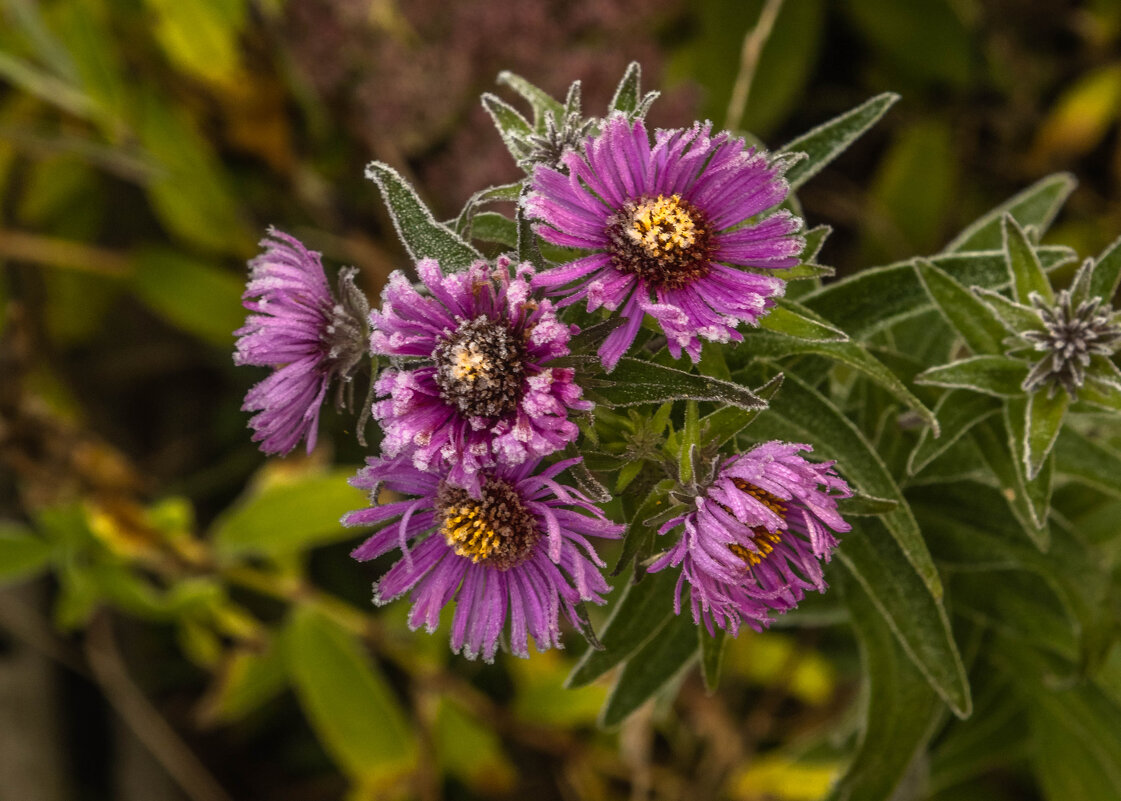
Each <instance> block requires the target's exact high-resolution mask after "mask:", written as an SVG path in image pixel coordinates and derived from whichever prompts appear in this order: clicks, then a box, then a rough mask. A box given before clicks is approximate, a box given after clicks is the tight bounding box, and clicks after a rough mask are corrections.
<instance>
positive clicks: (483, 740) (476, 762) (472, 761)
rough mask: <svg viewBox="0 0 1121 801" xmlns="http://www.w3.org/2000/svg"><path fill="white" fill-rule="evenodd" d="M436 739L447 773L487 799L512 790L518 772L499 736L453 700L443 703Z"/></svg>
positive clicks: (438, 716)
mask: <svg viewBox="0 0 1121 801" xmlns="http://www.w3.org/2000/svg"><path fill="white" fill-rule="evenodd" d="M561 692H563V690H562V691H561ZM433 738H434V739H435V745H436V755H437V757H438V759H439V761H440V767H441V768H442V769H443V772H445V773H450V774H451V775H453V776H455V777H456V778H457V779H459V780H460V781H462V782H463V783H464V784H466V785H467V786H468V787H470V788H471V789H472V790H475V791H477V792H480V793H483V794H484V795H487V796H491V795H500V794H502V793H506V792H509V791H510V789H511V788H512V786H513V784H514V780H515V779H516V778H517V772H516V771H515V770H514V766H513V765H512V764H511V763H510V760H509V759H508V758H507V756H506V754H505V753H503V751H502V743H501V741H500V740H499V739H498V736H497V735H496V734H495V733H494V732H493V731H492V730H491V729H489V728H487V727H486V726H485V725H484V724H483V723H482V722H480V721H478V720H476V719H475V718H473V717H470V716H468V715H467V713H466V712H464V711H463V710H462V709H460V708H459V707H458V706H456V705H455V704H453V703H452V702H451V701H449V700H446V699H445V700H443V701H441V703H440V708H439V710H438V711H437V713H436V726H435V731H434V732H433Z"/></svg>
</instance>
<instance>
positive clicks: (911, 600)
mask: <svg viewBox="0 0 1121 801" xmlns="http://www.w3.org/2000/svg"><path fill="white" fill-rule="evenodd" d="M834 557H835V558H837V559H839V560H840V562H841V563H842V564H843V565H844V566H845V568H846V569H847V570H848V572H849V574H850V575H851V576H852V577H853V578H855V579H856V580H857V582H858V583H859V584H860V586H861V587H862V588H863V590H864V592H865V593H867V594H868V598H869V600H870V601H871V603H872V605H873V606H875V608H876V610H877V611H878V612H879V613H880V615H881V616H882V619H883V621H884V622H886V623H887V626H888V628H890V630H891V632H892V633H893V634H894V635H895V638H896V642H897V643H898V644H899V646H900V647H901V648H902V650H903V652H904V653H906V655H907V656H908V657H909V658H910V660H911V663H912V664H913V665H914V666H915V667H916V668H917V669H918V671H919V672H920V673H921V674H922V675H923V677H924V678H925V679H926V681H927V683H929V685H930V686H931V687H932V688H933V689H934V691H935V692H936V693H937V694H938V695H939V696H941V697H942V699H943V700H944V701H945V702H946V703H947V704H949V706H950V708H951V709H952V710H953V711H954V714H956V715H958V716H959V717H963V718H965V717H969V713H970V711H971V709H972V701H971V699H970V693H969V679H968V677H967V676H966V673H965V666H964V664H963V663H962V660H961V655H960V654H959V653H958V648H957V644H956V643H955V641H954V635H953V630H952V629H951V627H950V619H949V616H948V615H947V614H946V610H945V608H944V607H943V606H942V602H941V601H940V600H939V599H937V598H935V597H934V596H933V595H931V594H930V591H929V589H928V588H927V587H924V586H923V584H922V582H921V581H920V580H919V578H918V576H916V575H915V573H914V571H912V570H908V569H907V568H908V565H907V561H906V559H904V557H903V554H902V553H901V552H900V550H899V548H898V547H896V545H895V543H894V542H893V541H892V540H891V539H890V538H888V537H887V534H886V532H885V531H884V527H883V525H882V518H873V517H862V518H859V519H858V520H856V521H854V525H853V530H852V531H850V532H849V533H848V534H846V535H845V537H844V539H843V540H842V542H841V545H840V547H839V548H838V549H837V550H836V551H835V552H834Z"/></svg>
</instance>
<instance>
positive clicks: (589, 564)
mask: <svg viewBox="0 0 1121 801" xmlns="http://www.w3.org/2000/svg"><path fill="white" fill-rule="evenodd" d="M577 461H579V460H578V459H569V460H566V461H562V462H557V463H556V464H554V465H552V466H550V467H548V468H545V469H541V470H540V471H539V467H540V465H539V463H538V461H536V460H535V461H532V462H524V463H522V464H520V465H517V466H514V467H509V466H499V467H496V468H494V469H491V470H488V471H486V472H485V473H484V474H483V475H482V476H480V481H479V485H480V492H479V494H478V495H477V496H472V495H471V494H469V493H468V492H467V491H466V490H463V489H461V488H459V487H455V486H452V485H451V484H449V483H448V482H447V481H446V480H445V477H443V476H441V475H437V474H435V473H428V472H422V471H420V470H417V469H416V468H415V467H413V466H412V465H411V464H410V463H409V462H408V460H406V459H403V458H397V459H370V460H368V461H367V464H366V467H365V468H363V469H362V470H361V471H360V472H359V473H358V475H357V477H355V478H354V479H352V481H351V483H352V484H353V485H354V486H356V487H359V488H361V489H365V490H369V492H370V496H371V498H372V499H376V497H377V493H378V491H379V489H380V487H382V486H384V487H385V488H386V489H388V490H390V491H392V492H394V493H396V494H397V495H399V496H405V500H400V501H395V502H393V503H388V504H385V505H383V506H374V507H372V508H369V509H363V510H360V511H357V512H351V513H350V514H348V515H346V516H345V517H344V518H343V522H344V523H345V524H346V525H348V526H365V525H382V526H383V527H382V528H381V529H380V530H379V531H378V532H377V533H376V534H374V535H373V536H372V537H370V538H369V539H368V540H366V542H364V543H363V544H362V545H360V546H358V548H356V549H355V550H354V552H353V554H352V556H353V557H354V558H355V559H359V560H363V561H365V560H368V559H374V558H376V557H378V556H381V555H382V554H385V553H388V552H389V551H391V550H393V549H395V548H399V549H400V550H401V554H402V555H401V559H400V560H398V561H397V562H396V563H395V564H394V565H393V567H391V568H390V569H389V571H388V572H387V573H386V574H385V575H384V576H383V577H382V579H381V580H380V581H379V582H377V584H375V586H374V602H375V603H378V604H384V603H388V602H389V601H392V600H393V599H395V598H397V597H399V596H400V595H402V594H404V593H405V592H408V591H410V590H411V591H412V596H411V597H412V599H413V607H412V611H411V612H410V615H409V625H410V626H411V627H412V628H414V629H415V628H418V627H420V626H421V625H423V626H424V627H425V628H426V629H427V630H428V631H429V632H432V631H434V630H435V629H436V626H437V625H438V624H439V621H440V611H441V610H442V609H443V608H444V607H445V606H446V605H447V604H448V603H450V602H451V601H453V600H454V601H456V609H455V617H454V619H453V621H452V631H451V646H452V650H453V651H457V652H460V651H461V652H462V653H463V655H464V656H466V657H467V658H468V659H474V658H476V657H478V656H480V655H481V656H482V657H483V659H485V660H486V661H488V662H489V661H491V660H492V659H493V658H494V654H495V651H496V650H497V648H498V641H499V638H500V637H501V635H502V632H503V630H504V629H505V628H506V621H507V620H509V623H510V628H509V642H510V648H511V650H512V651H513V652H514V653H515V654H517V655H518V656H522V657H525V656H529V637H530V636H532V637H533V639H534V641H535V642H536V644H537V648H538V650H542V651H543V650H546V649H548V648H550V647H552V648H561V647H563V645H562V643H561V640H560V615H561V613H562V612H563V613H564V615H565V616H566V617H567V618H568V619H569V620H570V621H571V622H573V623H574V624H576V623H578V622H579V620H578V618H579V616H578V613H577V609H576V607H577V604H579V603H580V602H581V601H591V602H594V603H603V598H602V597H601V596H602V593H605V592H607V590H608V589H609V588H608V586H607V584H606V583H605V582H604V580H603V576H602V575H601V574H600V572H599V570H598V569H597V568H599V567H603V562H602V561H600V559H599V557H598V556H597V555H596V552H595V549H594V548H593V547H592V545H591V543H590V542H588V539H587V537H606V538H611V539H615V538H618V537H619V536H620V534H621V531H622V526H619V525H617V524H615V523H612V522H611V521H610V520H607V519H606V518H605V517H604V516H603V513H602V512H601V511H600V510H599V509H597V508H596V507H595V506H594V505H593V504H592V503H591V501H589V500H588V499H587V498H586V497H584V496H583V495H582V494H581V493H580V492H578V491H577V490H574V489H572V488H570V487H566V486H563V485H561V484H559V483H557V481H556V480H555V479H556V477H557V476H558V475H559V474H560V473H561V472H562V471H563V470H565V469H566V468H567V467H569V466H571V465H572V464H574V463H575V462H577Z"/></svg>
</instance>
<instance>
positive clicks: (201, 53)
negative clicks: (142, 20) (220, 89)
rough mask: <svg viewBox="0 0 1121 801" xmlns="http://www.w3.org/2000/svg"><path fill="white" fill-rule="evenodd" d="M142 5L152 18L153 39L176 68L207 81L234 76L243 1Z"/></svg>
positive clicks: (148, 0)
mask: <svg viewBox="0 0 1121 801" xmlns="http://www.w3.org/2000/svg"><path fill="white" fill-rule="evenodd" d="M145 4H146V5H147V6H148V8H149V10H150V11H151V12H152V14H154V15H155V17H156V24H155V34H156V38H157V39H159V42H160V44H161V45H163V49H164V52H165V53H166V54H167V56H168V58H169V59H170V60H171V62H172V63H173V64H174V65H175V66H176V67H178V68H179V69H181V70H182V71H184V72H186V73H188V74H190V75H194V76H196V77H198V78H202V79H203V80H205V81H209V82H211V83H229V82H230V81H232V80H233V79H234V78H235V77H236V76H237V72H238V34H239V33H240V32H241V28H242V26H243V25H244V24H245V10H246V9H245V2H244V0H145Z"/></svg>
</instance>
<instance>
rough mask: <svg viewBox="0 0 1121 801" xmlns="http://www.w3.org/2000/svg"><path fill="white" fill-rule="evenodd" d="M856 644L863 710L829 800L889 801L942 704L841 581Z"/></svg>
mask: <svg viewBox="0 0 1121 801" xmlns="http://www.w3.org/2000/svg"><path fill="white" fill-rule="evenodd" d="M842 585H843V590H844V597H845V604H846V605H847V606H848V608H849V617H850V620H851V621H852V625H853V628H854V629H855V631H856V635H857V641H858V642H859V644H860V654H861V661H862V662H863V664H864V670H863V673H864V676H865V677H866V681H867V682H868V685H869V686H868V690H867V692H866V693H865V698H867V708H866V710H865V713H864V725H863V727H862V730H861V734H860V742H859V745H858V746H857V750H856V754H855V755H854V756H853V758H852V761H851V762H850V763H849V765H848V768H847V769H846V770H845V774H844V775H843V776H842V777H841V778H840V780H839V781H838V782H837V783H836V784H835V785H834V786H833V788H832V790H831V792H830V794H829V796H827V798H828V801H888V799H890V798H893V797H894V795H895V792H896V790H897V789H898V788H899V786H900V785H901V784H902V783H903V781H904V779H905V777H906V776H907V774H908V771H909V770H910V768H911V766H912V764H913V763H914V762H915V760H916V759H917V758H918V757H919V754H920V753H921V752H922V749H923V748H924V747H925V746H926V744H927V743H928V742H929V740H930V738H931V736H932V735H933V733H934V729H935V725H936V724H937V723H938V722H939V721H940V719H941V710H942V704H941V702H940V700H939V698H938V696H937V695H936V694H935V693H934V691H933V690H932V689H931V687H930V686H929V685H928V684H927V682H926V681H925V680H924V678H923V676H922V674H921V673H919V671H918V670H917V669H916V668H915V666H914V665H913V664H912V662H911V661H910V660H909V659H908V658H907V656H906V655H905V654H904V653H903V652H902V650H901V648H900V646H899V644H898V643H897V642H896V640H895V639H894V638H893V636H892V632H891V630H890V629H889V628H888V627H887V626H886V625H885V624H884V622H883V620H882V619H881V618H880V616H879V614H878V611H879V610H878V609H877V608H876V606H875V605H874V604H873V603H872V600H871V598H870V597H869V594H868V593H867V592H866V590H865V589H864V588H863V587H862V586H861V584H860V583H859V582H858V581H854V580H853V579H851V578H847V579H846V580H845V581H843V582H842Z"/></svg>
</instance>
